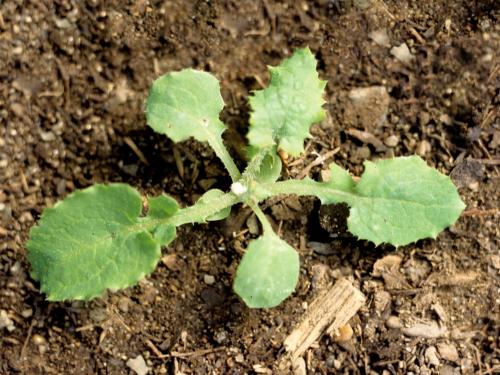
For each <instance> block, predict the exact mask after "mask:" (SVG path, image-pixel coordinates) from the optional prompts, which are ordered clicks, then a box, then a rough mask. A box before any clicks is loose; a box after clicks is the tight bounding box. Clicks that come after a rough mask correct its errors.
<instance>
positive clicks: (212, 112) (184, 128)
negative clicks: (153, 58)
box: [146, 69, 240, 181]
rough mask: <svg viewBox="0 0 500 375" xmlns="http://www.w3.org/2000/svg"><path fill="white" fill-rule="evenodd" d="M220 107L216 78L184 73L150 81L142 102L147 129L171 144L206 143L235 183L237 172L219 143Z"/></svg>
mask: <svg viewBox="0 0 500 375" xmlns="http://www.w3.org/2000/svg"><path fill="white" fill-rule="evenodd" d="M223 107H224V101H223V100H222V96H221V94H220V88H219V81H217V78H215V77H214V76H212V75H211V74H209V73H205V72H201V71H198V70H193V69H184V70H181V71H180V72H173V73H169V74H165V75H163V76H161V77H160V78H158V79H157V80H156V81H154V83H153V86H152V87H151V91H150V93H149V97H148V100H147V102H146V118H147V122H148V125H149V126H150V127H151V128H153V129H154V130H155V131H157V132H158V133H162V134H166V135H167V136H168V137H169V138H170V139H172V140H173V141H174V142H181V141H184V140H186V139H188V138H189V137H193V138H194V139H196V140H198V141H200V142H208V143H209V145H210V147H212V149H213V150H214V151H215V154H216V155H217V156H218V157H219V158H220V159H221V161H222V163H223V164H224V166H225V167H226V169H227V170H228V172H229V174H230V175H231V178H232V180H233V181H236V180H238V179H239V178H240V172H239V170H238V168H237V166H236V164H235V163H234V161H233V159H232V158H231V156H230V154H229V152H228V151H227V149H226V147H225V146H224V143H223V141H222V133H223V132H224V129H225V126H224V124H223V123H222V122H221V121H220V120H219V113H220V111H221V110H222V108H223Z"/></svg>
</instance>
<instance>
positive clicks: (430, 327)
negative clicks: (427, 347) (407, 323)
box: [402, 322, 448, 339]
mask: <svg viewBox="0 0 500 375" xmlns="http://www.w3.org/2000/svg"><path fill="white" fill-rule="evenodd" d="M402 332H403V334H405V335H406V336H410V337H423V338H426V339H434V338H437V337H441V336H443V335H444V334H445V333H446V332H448V330H447V329H446V327H444V326H439V325H438V324H437V323H436V322H432V323H429V324H426V323H417V324H415V325H413V326H411V327H407V328H403V329H402Z"/></svg>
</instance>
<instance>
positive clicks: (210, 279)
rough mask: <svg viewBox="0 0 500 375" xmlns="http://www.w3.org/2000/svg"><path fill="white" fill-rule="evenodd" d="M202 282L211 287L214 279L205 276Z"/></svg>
mask: <svg viewBox="0 0 500 375" xmlns="http://www.w3.org/2000/svg"><path fill="white" fill-rule="evenodd" d="M203 282H204V283H205V284H207V285H212V284H213V283H215V277H213V276H212V275H207V274H205V275H204V276H203Z"/></svg>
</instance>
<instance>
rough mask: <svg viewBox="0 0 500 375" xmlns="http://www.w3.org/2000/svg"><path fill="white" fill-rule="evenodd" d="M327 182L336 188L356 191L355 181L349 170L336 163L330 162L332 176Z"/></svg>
mask: <svg viewBox="0 0 500 375" xmlns="http://www.w3.org/2000/svg"><path fill="white" fill-rule="evenodd" d="M327 182H328V185H329V186H330V187H332V188H334V189H339V190H342V191H346V192H353V191H354V187H355V183H354V180H353V179H352V177H351V175H350V174H349V172H348V171H346V170H345V169H344V168H342V167H340V166H338V165H337V164H335V163H331V164H330V178H329V180H328V181H327Z"/></svg>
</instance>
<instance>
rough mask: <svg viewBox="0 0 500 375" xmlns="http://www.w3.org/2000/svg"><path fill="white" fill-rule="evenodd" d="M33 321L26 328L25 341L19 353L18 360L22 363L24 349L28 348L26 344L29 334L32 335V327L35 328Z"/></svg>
mask: <svg viewBox="0 0 500 375" xmlns="http://www.w3.org/2000/svg"><path fill="white" fill-rule="evenodd" d="M35 322H36V321H35V319H33V320H32V321H31V324H30V327H29V328H28V333H27V334H26V339H25V340H24V343H23V347H22V348H21V353H19V360H20V361H23V358H24V355H25V353H26V348H27V347H28V342H29V341H30V338H31V334H32V333H33V327H34V326H35Z"/></svg>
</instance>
